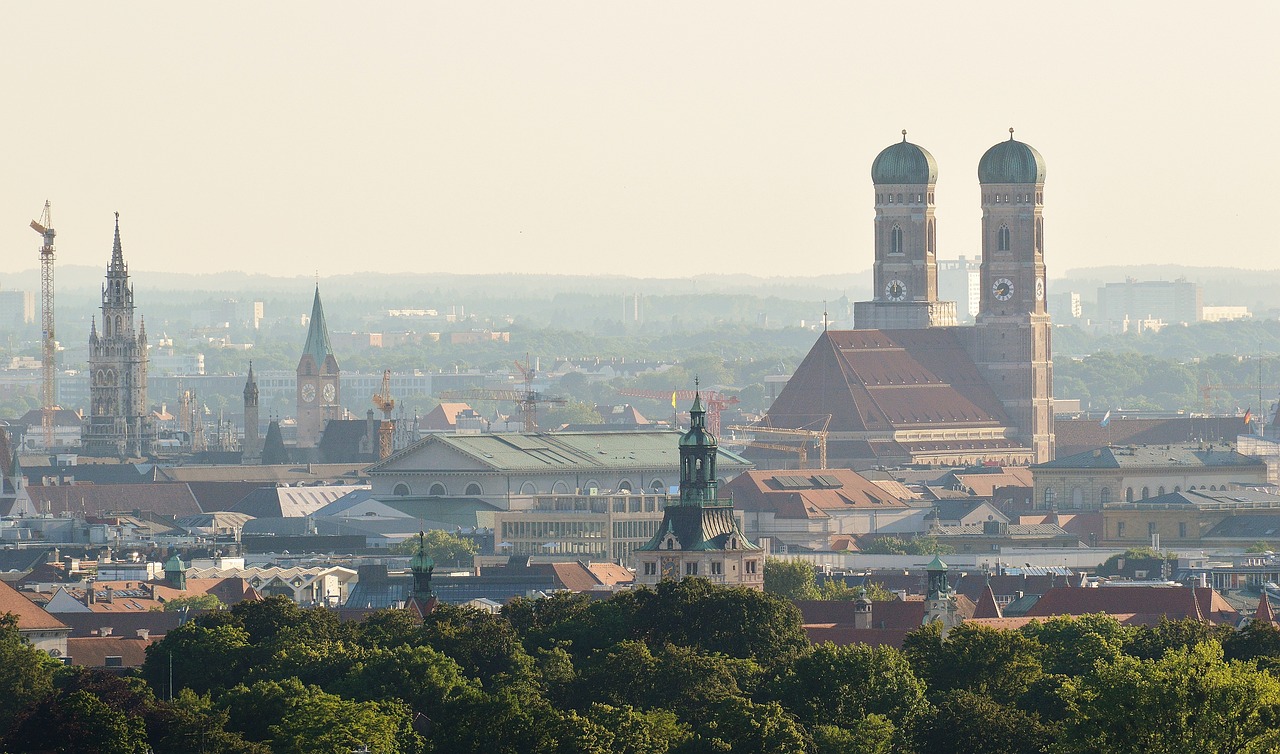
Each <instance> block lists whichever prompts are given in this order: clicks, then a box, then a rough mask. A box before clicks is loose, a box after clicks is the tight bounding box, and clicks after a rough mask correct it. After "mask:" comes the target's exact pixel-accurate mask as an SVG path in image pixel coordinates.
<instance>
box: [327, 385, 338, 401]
mask: <svg viewBox="0 0 1280 754" xmlns="http://www.w3.org/2000/svg"><path fill="white" fill-rule="evenodd" d="M337 393H338V391H337V390H335V389H334V387H333V385H332V384H329V385H325V386H324V402H325V403H333V397H334V396H335V395H337Z"/></svg>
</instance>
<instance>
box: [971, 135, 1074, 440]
mask: <svg viewBox="0 0 1280 754" xmlns="http://www.w3.org/2000/svg"><path fill="white" fill-rule="evenodd" d="M1044 178H1045V165H1044V158H1043V157H1041V156H1040V153H1039V152H1037V151H1036V150H1035V149H1033V148H1032V147H1031V146H1029V145H1027V144H1023V143H1022V142H1020V141H1015V140H1014V138H1013V129H1012V128H1011V129H1009V140H1008V141H1003V142H1000V143H999V144H996V145H995V146H994V147H992V148H990V149H988V150H987V152H986V154H984V155H982V159H981V160H980V161H979V162H978V182H979V183H980V184H981V188H982V272H981V277H982V297H981V304H980V307H979V311H978V316H977V323H976V324H975V326H974V330H973V333H972V336H973V338H972V342H971V343H970V353H972V354H973V357H974V362H976V363H977V365H978V367H979V369H981V370H982V372H983V375H984V377H985V378H986V380H987V382H988V383H989V384H990V385H991V386H992V388H994V389H995V392H996V395H998V396H999V397H1000V401H1001V403H1003V404H1004V407H1005V411H1006V412H1007V413H1008V415H1009V418H1010V419H1011V420H1012V421H1013V423H1014V424H1015V425H1016V426H1017V428H1018V431H1019V433H1020V435H1021V439H1022V440H1023V441H1024V442H1026V443H1028V445H1029V447H1031V448H1032V450H1033V451H1034V454H1035V461H1036V463H1043V462H1045V461H1050V460H1053V452H1054V449H1053V397H1052V396H1053V361H1052V356H1051V353H1050V342H1049V338H1050V328H1049V313H1048V310H1047V308H1046V306H1045V268H1044Z"/></svg>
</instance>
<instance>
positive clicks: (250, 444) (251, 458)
mask: <svg viewBox="0 0 1280 754" xmlns="http://www.w3.org/2000/svg"><path fill="white" fill-rule="evenodd" d="M260 460H262V436H261V435H259V434H258V381H257V380H255V379H254V378H253V362H252V361H250V362H249V379H247V380H245V383H244V442H243V443H242V444H241V445H240V462H241V463H246V464H249V463H258V462H259V461H260Z"/></svg>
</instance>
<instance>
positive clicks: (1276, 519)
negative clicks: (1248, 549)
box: [1202, 513, 1280, 541]
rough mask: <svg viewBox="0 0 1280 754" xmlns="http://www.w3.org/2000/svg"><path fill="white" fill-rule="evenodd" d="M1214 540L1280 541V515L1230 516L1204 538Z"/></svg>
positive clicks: (1253, 514) (1251, 514)
mask: <svg viewBox="0 0 1280 754" xmlns="http://www.w3.org/2000/svg"><path fill="white" fill-rule="evenodd" d="M1214 538H1223V539H1228V538H1230V539H1242V540H1243V539H1247V540H1250V541H1258V540H1276V539H1280V515H1276V514H1275V513H1272V514H1269V515H1268V514H1262V513H1250V514H1245V515H1243V516H1230V517H1228V518H1226V519H1224V520H1223V521H1222V522H1221V523H1219V524H1218V525H1217V526H1215V527H1213V528H1212V529H1210V530H1209V531H1208V532H1206V533H1205V534H1204V535H1203V537H1202V539H1214Z"/></svg>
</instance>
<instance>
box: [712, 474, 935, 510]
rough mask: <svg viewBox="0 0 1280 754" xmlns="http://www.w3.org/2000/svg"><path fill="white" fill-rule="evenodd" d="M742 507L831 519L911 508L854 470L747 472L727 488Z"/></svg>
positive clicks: (741, 508)
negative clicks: (844, 515) (832, 517)
mask: <svg viewBox="0 0 1280 754" xmlns="http://www.w3.org/2000/svg"><path fill="white" fill-rule="evenodd" d="M723 493H724V494H725V495H727V496H728V497H730V498H731V499H732V500H733V505H734V507H735V508H737V509H738V510H742V511H753V512H773V513H774V515H776V516H777V517H779V518H808V519H816V518H828V517H830V516H831V515H832V514H839V513H842V512H853V511H878V510H894V509H902V508H908V507H910V506H909V505H908V504H907V503H906V502H904V501H902V500H901V499H899V498H897V497H895V496H894V495H893V494H891V493H889V492H887V491H886V490H885V489H884V488H883V487H881V486H880V485H878V484H876V483H874V482H872V481H870V480H869V479H867V478H866V477H864V476H862V475H861V474H858V473H857V472H855V471H853V470H851V469H822V470H819V471H777V470H773V471H747V472H744V473H742V474H739V475H738V476H736V477H734V478H733V479H732V480H731V481H730V482H729V483H728V484H726V485H725V486H724V488H723Z"/></svg>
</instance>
